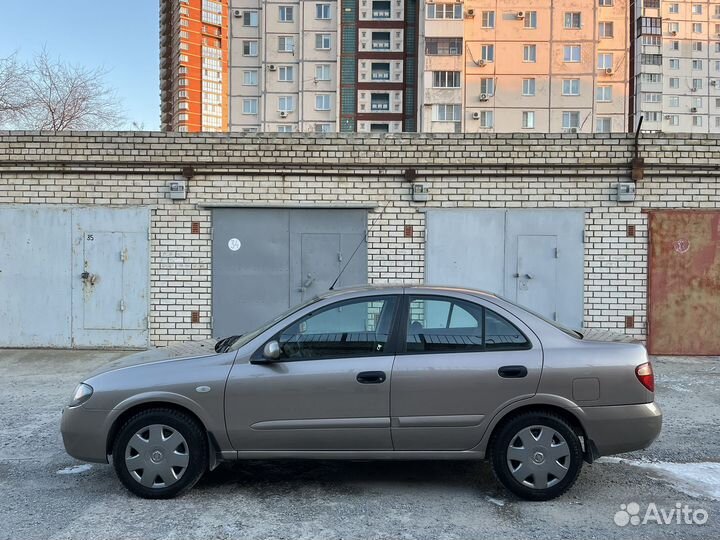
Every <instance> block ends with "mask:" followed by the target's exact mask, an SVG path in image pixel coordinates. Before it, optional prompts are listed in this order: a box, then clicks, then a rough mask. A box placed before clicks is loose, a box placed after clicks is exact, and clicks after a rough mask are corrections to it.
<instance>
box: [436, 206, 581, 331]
mask: <svg viewBox="0 0 720 540" xmlns="http://www.w3.org/2000/svg"><path fill="white" fill-rule="evenodd" d="M584 219H585V213H584V211H583V210H571V209H568V210H555V209H552V210H475V209H473V210H431V211H428V212H427V232H426V248H425V249H426V254H425V280H426V282H428V283H431V284H445V285H459V286H464V287H471V288H477V289H482V290H486V291H489V292H494V293H497V294H500V295H501V296H504V297H506V298H508V299H509V300H512V301H514V302H517V303H518V304H521V305H523V306H526V307H527V308H529V309H531V310H533V311H536V312H538V313H540V314H542V315H544V316H546V317H548V318H549V319H552V320H556V321H558V322H560V323H562V324H565V325H567V326H570V327H573V328H580V327H582V319H583V272H584V269H583V256H584V247H583V235H584Z"/></svg>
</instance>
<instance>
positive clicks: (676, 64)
mask: <svg viewBox="0 0 720 540" xmlns="http://www.w3.org/2000/svg"><path fill="white" fill-rule="evenodd" d="M653 56H660V55H659V54H658V55H653ZM668 67H669V68H670V69H680V59H678V58H669V59H668Z"/></svg>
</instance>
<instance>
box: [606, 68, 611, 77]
mask: <svg viewBox="0 0 720 540" xmlns="http://www.w3.org/2000/svg"><path fill="white" fill-rule="evenodd" d="M612 74H613V68H605V75H612Z"/></svg>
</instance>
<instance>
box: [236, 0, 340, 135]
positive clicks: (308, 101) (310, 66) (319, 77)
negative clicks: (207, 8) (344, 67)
mask: <svg viewBox="0 0 720 540" xmlns="http://www.w3.org/2000/svg"><path fill="white" fill-rule="evenodd" d="M338 11H339V2H338V1H337V0H320V1H318V2H306V1H302V2H301V1H299V0H283V1H278V0H231V6H230V27H231V38H230V130H231V131H245V132H255V131H275V132H297V131H300V132H328V131H337V121H338V80H339V73H338V50H339V49H338V46H339V43H338Z"/></svg>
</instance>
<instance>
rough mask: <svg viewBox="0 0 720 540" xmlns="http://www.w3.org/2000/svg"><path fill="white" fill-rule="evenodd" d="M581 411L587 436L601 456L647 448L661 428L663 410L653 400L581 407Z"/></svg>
mask: <svg viewBox="0 0 720 540" xmlns="http://www.w3.org/2000/svg"><path fill="white" fill-rule="evenodd" d="M582 411H583V416H584V420H585V422H584V424H585V425H584V427H585V431H586V432H587V436H588V438H589V439H590V440H591V441H592V442H593V443H594V444H595V447H596V448H597V451H598V454H599V455H601V456H608V455H612V454H621V453H623V452H631V451H633V450H642V449H643V448H647V447H648V446H650V444H651V443H652V442H653V441H654V440H655V439H656V438H657V436H658V435H659V434H660V429H661V428H662V412H661V411H660V407H658V406H657V405H656V404H655V403H654V402H653V403H642V404H638V405H615V406H612V407H583V409H582Z"/></svg>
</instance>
